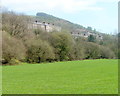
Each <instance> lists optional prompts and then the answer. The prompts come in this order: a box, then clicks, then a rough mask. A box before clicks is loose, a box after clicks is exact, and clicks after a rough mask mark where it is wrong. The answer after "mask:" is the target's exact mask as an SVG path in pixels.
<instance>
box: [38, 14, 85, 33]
mask: <svg viewBox="0 0 120 96" xmlns="http://www.w3.org/2000/svg"><path fill="white" fill-rule="evenodd" d="M36 19H37V20H40V21H41V22H49V23H52V24H55V25H57V26H60V27H61V28H62V29H66V30H69V31H74V30H76V29H85V27H83V26H82V25H78V24H74V23H72V22H70V21H67V20H64V19H61V18H58V17H55V16H52V15H49V14H46V13H37V14H36Z"/></svg>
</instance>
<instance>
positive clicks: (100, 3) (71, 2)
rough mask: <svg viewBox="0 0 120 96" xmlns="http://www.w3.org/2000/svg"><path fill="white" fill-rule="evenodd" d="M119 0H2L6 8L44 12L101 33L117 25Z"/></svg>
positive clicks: (113, 30)
mask: <svg viewBox="0 0 120 96" xmlns="http://www.w3.org/2000/svg"><path fill="white" fill-rule="evenodd" d="M118 1H119V0H2V6H4V7H6V8H7V9H8V10H12V11H16V12H20V13H24V14H27V15H36V13H37V12H45V13H48V14H51V15H54V16H57V17H60V18H63V19H66V20H69V21H71V22H73V23H77V24H81V25H83V26H85V27H87V26H91V27H93V28H95V29H97V30H98V31H100V32H103V33H114V32H115V31H117V29H118V28H117V27H118V25H117V24H118V23H117V22H118Z"/></svg>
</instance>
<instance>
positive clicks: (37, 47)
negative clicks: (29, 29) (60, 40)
mask: <svg viewBox="0 0 120 96" xmlns="http://www.w3.org/2000/svg"><path fill="white" fill-rule="evenodd" d="M26 45H27V49H28V50H27V57H26V61H27V62H29V63H40V62H45V61H49V62H50V61H52V60H54V51H53V48H52V47H51V46H50V45H49V44H48V43H47V42H46V41H42V40H41V39H32V40H29V41H27V42H26Z"/></svg>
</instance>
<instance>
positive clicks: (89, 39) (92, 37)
mask: <svg viewBox="0 0 120 96" xmlns="http://www.w3.org/2000/svg"><path fill="white" fill-rule="evenodd" d="M88 41H89V42H95V41H96V38H95V37H94V36H93V35H90V36H88Z"/></svg>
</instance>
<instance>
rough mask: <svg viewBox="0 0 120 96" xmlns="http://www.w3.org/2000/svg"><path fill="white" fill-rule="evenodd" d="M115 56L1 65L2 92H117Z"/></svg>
mask: <svg viewBox="0 0 120 96" xmlns="http://www.w3.org/2000/svg"><path fill="white" fill-rule="evenodd" d="M117 62H118V61H117V60H110V59H109V60H106V59H104V60H102V59H101V60H84V61H68V62H55V63H51V64H49V63H48V64H26V63H24V64H23V65H19V66H3V85H2V86H3V94H118V63H117Z"/></svg>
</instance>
